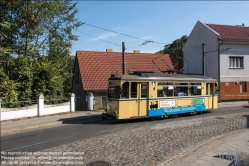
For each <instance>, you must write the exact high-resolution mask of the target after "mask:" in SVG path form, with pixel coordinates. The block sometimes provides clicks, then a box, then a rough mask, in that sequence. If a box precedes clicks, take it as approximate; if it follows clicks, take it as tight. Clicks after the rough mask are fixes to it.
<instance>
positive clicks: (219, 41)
mask: <svg viewBox="0 0 249 166" xmlns="http://www.w3.org/2000/svg"><path fill="white" fill-rule="evenodd" d="M222 43H223V40H222V39H221V38H220V37H219V36H218V103H221V101H220V45H221V44H222Z"/></svg>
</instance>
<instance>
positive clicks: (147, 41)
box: [77, 23, 217, 50]
mask: <svg viewBox="0 0 249 166" xmlns="http://www.w3.org/2000/svg"><path fill="white" fill-rule="evenodd" d="M83 25H88V26H91V27H94V28H98V29H102V30H105V31H109V32H112V33H116V34H120V35H123V36H127V37H131V38H134V39H138V40H142V41H145V42H144V43H142V44H140V45H135V46H132V47H128V48H125V50H128V49H131V48H134V47H139V46H142V45H146V44H148V43H155V44H163V45H171V44H172V43H171V44H170V43H162V42H157V41H151V40H145V39H142V38H139V37H135V36H131V35H127V34H124V33H120V32H117V31H113V30H110V29H106V28H102V27H99V26H96V25H92V24H88V23H84V24H83ZM77 31H78V30H77ZM78 32H80V31H78ZM81 33H83V34H85V35H88V36H91V37H94V38H97V39H99V40H102V41H105V42H107V43H110V44H114V45H116V46H120V45H118V44H116V43H113V42H110V41H107V40H104V39H101V38H98V37H95V36H92V35H89V34H86V33H84V32H81ZM205 45H208V46H212V47H217V46H216V45H211V44H205ZM120 47H122V46H120ZM185 47H190V48H199V49H201V47H196V46H185Z"/></svg>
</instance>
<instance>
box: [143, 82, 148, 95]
mask: <svg viewBox="0 0 249 166" xmlns="http://www.w3.org/2000/svg"><path fill="white" fill-rule="evenodd" d="M141 97H148V83H141Z"/></svg>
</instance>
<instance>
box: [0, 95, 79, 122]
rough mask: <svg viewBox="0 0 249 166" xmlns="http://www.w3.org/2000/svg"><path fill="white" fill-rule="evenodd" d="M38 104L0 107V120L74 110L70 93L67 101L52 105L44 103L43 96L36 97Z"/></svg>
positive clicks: (73, 99)
mask: <svg viewBox="0 0 249 166" xmlns="http://www.w3.org/2000/svg"><path fill="white" fill-rule="evenodd" d="M37 100H38V104H34V105H31V106H26V107H19V108H1V99H0V112H1V121H3V120H11V119H19V118H25V117H34V116H44V115H50V114H58V113H63V112H75V95H74V94H73V93H72V94H71V96H70V97H69V102H66V103H61V104H53V105H44V96H43V95H40V96H39V97H38V99H37Z"/></svg>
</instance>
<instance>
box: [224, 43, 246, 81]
mask: <svg viewBox="0 0 249 166" xmlns="http://www.w3.org/2000/svg"><path fill="white" fill-rule="evenodd" d="M225 48H231V49H229V51H227V52H224V53H222V54H221V56H220V58H221V61H220V62H221V65H220V67H221V82H236V81H239V82H240V81H249V44H247V45H246V44H232V43H225V44H222V45H221V49H225ZM230 56H243V57H244V68H243V69H232V68H229V57H230Z"/></svg>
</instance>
